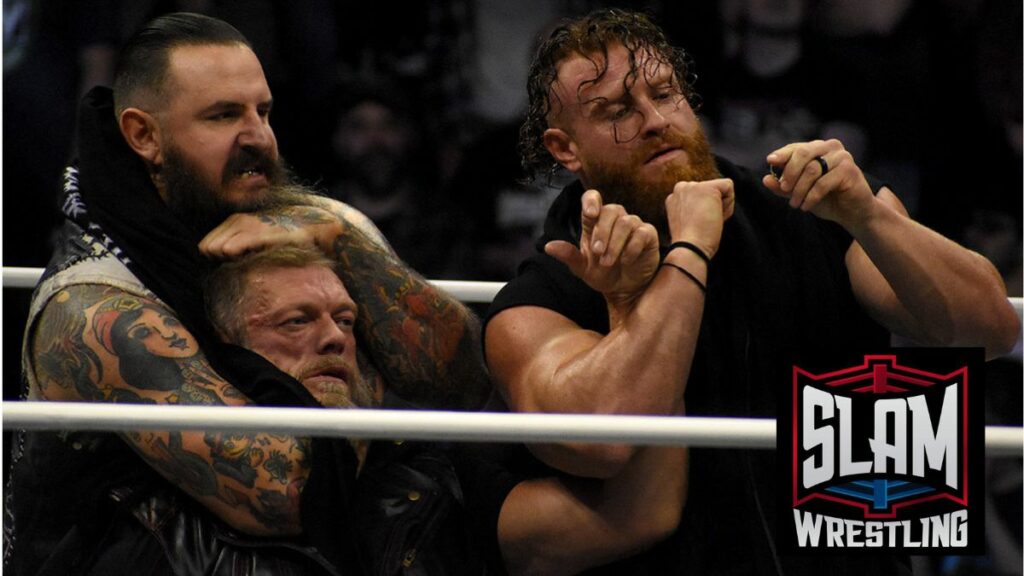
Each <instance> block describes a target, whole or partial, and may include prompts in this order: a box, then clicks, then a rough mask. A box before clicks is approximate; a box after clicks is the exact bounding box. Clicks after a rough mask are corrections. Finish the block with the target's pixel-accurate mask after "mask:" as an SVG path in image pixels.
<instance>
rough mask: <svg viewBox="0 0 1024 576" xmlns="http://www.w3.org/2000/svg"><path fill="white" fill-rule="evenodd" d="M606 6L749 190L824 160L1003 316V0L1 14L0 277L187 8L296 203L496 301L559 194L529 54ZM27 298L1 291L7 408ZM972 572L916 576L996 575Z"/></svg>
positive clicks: (1006, 15) (120, 6) (1012, 415)
mask: <svg viewBox="0 0 1024 576" xmlns="http://www.w3.org/2000/svg"><path fill="white" fill-rule="evenodd" d="M610 5H614V6H619V7H623V8H632V9H640V10H643V11H645V12H647V13H648V14H650V15H651V16H652V17H653V18H654V20H655V21H656V22H657V23H659V24H660V25H661V26H662V27H663V28H664V29H665V30H666V31H667V33H668V34H669V36H670V38H671V40H672V41H673V43H674V44H676V45H679V46H682V47H683V48H685V49H686V50H687V51H688V52H689V53H690V54H691V55H692V57H693V59H694V61H695V62H696V70H695V71H696V74H697V83H696V87H697V91H698V92H699V94H700V99H701V108H700V110H699V113H700V115H701V117H702V119H703V121H704V123H705V127H706V130H707V132H708V135H709V138H710V140H711V142H712V144H713V145H714V147H715V149H716V151H717V152H718V153H719V154H722V155H724V156H726V157H729V158H730V159H732V160H734V161H737V162H739V163H742V164H746V165H748V166H750V167H753V168H758V167H760V166H763V165H764V157H765V155H766V154H767V153H768V152H770V151H771V150H773V149H774V148H776V147H778V146H781V145H783V144H785V143H789V142H793V141H802V140H810V139H815V138H829V137H836V138H839V139H840V140H842V141H843V143H844V144H845V145H846V147H847V148H848V149H850V150H851V151H852V152H853V154H854V157H855V158H856V159H857V160H858V162H859V164H860V165H861V167H862V168H864V169H865V170H866V171H868V172H870V173H872V174H873V175H875V176H877V177H879V178H880V179H882V180H883V181H885V182H887V183H888V184H889V185H890V187H891V188H892V189H893V190H894V191H895V192H896V193H897V194H898V195H899V196H900V197H901V199H902V200H903V201H904V203H905V204H906V205H907V207H908V209H909V210H910V211H911V213H912V214H913V215H914V216H915V217H916V218H917V219H918V220H920V221H921V222H923V223H924V224H926V225H928V226H930V227H932V228H934V229H937V230H938V231H940V232H942V233H943V234H946V235H947V236H950V237H952V238H954V239H956V240H958V241H959V242H961V243H963V244H965V245H967V246H968V247H970V248H973V249H975V250H978V251H980V252H981V253H983V254H985V255H986V256H987V257H988V258H990V259H991V260H992V261H993V262H994V263H995V264H996V265H997V267H998V268H999V270H1000V272H1001V273H1002V274H1003V276H1004V278H1005V280H1006V283H1007V286H1008V288H1009V292H1010V295H1011V296H1021V247H1022V241H1021V216H1022V197H1024V183H1022V174H1024V168H1022V166H1024V164H1022V155H1021V148H1022V144H1021V140H1022V128H1021V119H1022V118H1021V117H1022V80H1021V78H1022V70H1024V63H1022V39H1021V38H1022V28H1024V24H1022V2H1020V1H1019V0H717V1H711V0H662V1H654V0H651V1H645V2H639V1H628V0H623V1H619V2H615V3H610V2H604V1H599V0H515V1H506V0H429V1H428V0H423V1H418V2H403V3H393V2H352V1H348V2H346V1H340V0H293V1H285V0H280V1H277V0H176V1H175V0H72V1H67V0H3V173H2V174H3V175H2V178H3V264H4V265H5V266H33V267H41V266H44V265H45V264H46V262H47V260H48V258H49V254H50V251H51V248H52V235H53V231H54V229H55V227H56V225H57V224H58V223H59V221H60V215H59V211H58V206H57V197H58V193H59V191H60V188H61V172H62V168H63V166H65V165H66V164H67V163H68V161H69V159H70V158H71V156H72V151H73V147H74V130H75V115H76V105H77V101H78V99H79V97H80V96H81V95H82V94H84V93H85V91H87V90H88V89H89V88H91V87H92V86H93V85H96V84H109V83H110V79H111V76H112V72H113V61H114V58H115V55H116V51H117V49H118V46H119V44H120V43H121V42H122V41H123V40H124V39H125V38H127V37H128V36H129V35H131V34H132V33H133V32H134V31H135V30H136V29H137V28H138V27H139V26H140V25H141V24H142V23H144V22H146V21H147V20H149V19H150V18H152V17H154V16H156V15H158V14H160V13H164V12H171V11H178V10H187V11H194V12H202V13H206V14H209V15H212V16H216V17H219V18H222V19H224V20H226V21H228V22H230V23H232V24H233V25H235V26H236V27H237V28H238V29H239V30H241V31H242V32H243V33H244V34H245V35H246V36H247V37H248V38H249V39H250V40H251V41H252V43H253V45H254V48H255V50H256V53H257V54H258V55H259V57H260V59H261V61H262V62H263V65H264V69H265V72H266V74H267V78H268V81H269V83H270V86H271V89H272V91H273V93H274V99H275V106H274V112H273V116H272V119H271V123H272V125H273V126H274V129H275V131H276V133H277V136H278V140H279V144H280V149H281V152H282V155H283V156H284V158H285V160H286V161H287V162H288V163H289V165H290V166H291V167H292V169H293V170H294V172H295V173H296V174H297V175H298V177H299V178H300V179H301V180H302V181H303V182H305V183H307V184H310V185H312V186H313V187H315V188H317V189H318V190H321V191H322V192H323V193H325V194H328V195H331V196H334V197H336V198H339V199H341V200H343V201H345V202H348V203H350V204H352V205H354V206H355V207H357V208H359V209H360V210H362V211H363V212H365V213H366V214H367V215H368V216H370V217H371V218H372V219H373V220H374V222H376V223H377V225H378V226H379V227H380V228H381V230H382V231H383V232H384V234H385V235H386V236H387V238H388V239H389V240H390V241H391V243H392V245H393V247H394V248H395V250H396V251H397V252H398V254H399V255H400V256H401V257H402V258H403V259H405V260H406V261H407V262H408V263H410V264H411V265H412V266H413V267H415V268H416V269H417V270H419V271H420V272H421V273H423V274H424V275H425V276H427V277H429V278H443V279H463V280H496V281H503V280H507V279H509V278H511V276H512V275H513V274H514V273H515V266H516V263H517V262H519V261H520V260H521V259H522V258H523V257H524V256H525V255H527V254H528V253H529V252H530V251H531V250H532V249H533V240H534V239H535V238H536V236H537V235H538V232H539V230H540V224H541V223H542V221H543V216H544V213H545V211H546V208H547V205H548V203H549V202H550V200H551V199H552V198H553V197H554V195H555V194H557V191H558V188H559V186H560V185H561V184H563V183H564V181H565V179H564V177H560V176H558V175H556V176H555V177H554V178H553V179H547V178H541V179H539V180H537V181H535V182H533V183H529V184H527V183H524V181H523V178H524V176H525V174H523V173H522V172H521V171H520V168H519V162H518V156H517V153H516V141H517V137H518V127H519V123H520V119H521V117H522V115H523V113H524V110H525V99H526V89H525V85H526V76H527V68H528V63H529V59H530V56H531V53H532V50H533V48H534V47H535V46H536V44H537V42H538V38H540V37H541V35H543V34H544V33H545V32H546V31H548V30H550V29H551V28H552V27H553V26H554V25H556V24H557V22H558V20H559V19H560V18H562V17H564V16H575V15H579V14H583V13H586V12H588V11H590V10H591V9H593V8H597V7H601V6H610ZM29 294H30V293H29V291H27V290H14V289H4V291H3V304H4V307H3V312H4V332H5V334H4V335H5V338H4V355H3V359H4V370H3V376H4V386H3V387H4V397H5V398H13V397H17V394H18V386H17V381H18V377H17V374H18V369H19V364H20V362H19V358H18V354H19V348H20V333H21V331H22V326H23V322H24V316H25V310H26V308H27V302H28V298H29ZM1016 356H1017V359H1018V360H1017V361H1016V362H1005V361H1004V362H997V363H994V364H992V365H990V372H991V373H992V374H993V376H992V378H990V380H989V383H990V386H989V390H988V391H987V392H988V396H989V416H990V422H991V423H1008V424H1015V425H1018V426H1019V425H1020V424H1021V391H1022V387H1021V375H1020V374H1021V365H1020V361H1019V358H1020V353H1019V351H1018V352H1017V354H1016ZM995 383H1005V384H1006V385H1005V386H994V385H993V384H995ZM1004 465H1005V466H1007V467H1008V468H1007V470H1001V469H1000V468H1001V467H1003V466H1004ZM989 467H990V468H996V469H997V470H995V471H994V472H993V473H994V474H997V475H998V477H999V478H1001V479H1002V480H1001V481H1002V482H1003V483H1004V484H1005V486H1003V487H998V486H996V487H992V488H990V490H989V491H990V498H996V499H997V500H994V503H995V504H996V505H997V508H996V510H997V512H996V513H995V514H994V516H996V517H997V519H998V517H999V516H1001V514H1002V513H1001V512H998V511H999V510H1003V509H1006V510H1011V511H1013V512H1012V518H1014V520H1013V522H1011V523H1010V527H1011V528H1012V530H1011V532H1010V533H1008V534H1003V535H1000V534H993V535H994V536H997V537H1000V538H1001V537H1004V536H1005V538H1006V539H1007V541H1008V542H1010V544H1011V546H1010V547H1008V548H1006V551H1007V553H1009V554H1010V555H1011V560H1013V562H1011V565H1012V566H1015V568H1014V570H1015V572H1014V571H1011V572H1008V573H1017V574H1019V573H1020V556H1021V539H1022V538H1021V526H1020V518H1021V512H1020V511H1021V470H1020V469H1021V465H1020V461H1019V460H1006V459H1003V460H990V461H989ZM991 515H992V514H990V516H991ZM1004 528H1005V527H999V526H997V532H998V531H999V530H1003V529H1004ZM1014 554H1015V559H1014V558H1013V555H1014ZM986 562H989V564H986V565H979V563H978V562H973V561H972V562H966V561H960V560H955V559H954V560H952V561H950V560H948V559H947V560H944V561H942V562H941V563H940V562H937V561H936V562H928V563H927V565H928V569H929V570H935V573H936V574H937V573H940V572H941V573H945V574H952V573H964V574H967V573H1003V572H1002V571H1003V568H1002V567H1001V566H1002V564H1001V563H1000V562H999V561H998V558H996V559H995V560H993V559H987V560H986ZM993 562H995V563H993ZM972 570H981V572H972ZM989 571H992V572H989Z"/></svg>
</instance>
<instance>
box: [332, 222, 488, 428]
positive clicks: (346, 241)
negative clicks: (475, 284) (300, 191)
mask: <svg viewBox="0 0 1024 576" xmlns="http://www.w3.org/2000/svg"><path fill="white" fill-rule="evenodd" d="M332 211H333V212H334V213H335V214H337V215H338V216H339V218H342V219H345V222H347V223H348V224H349V225H348V226H346V227H345V230H344V231H342V232H341V233H339V234H337V236H335V238H334V240H333V243H332V246H331V250H330V252H331V255H332V257H333V258H334V259H335V260H336V261H337V262H338V264H339V266H338V275H339V276H340V277H341V279H342V281H344V282H345V286H346V287H347V288H348V291H349V292H350V294H351V295H352V297H353V299H354V300H355V301H356V302H357V303H358V304H359V308H360V325H359V327H358V328H359V330H360V332H359V338H360V341H361V342H365V343H366V344H365V346H364V349H366V350H369V352H370V355H371V356H372V358H373V361H374V363H375V364H376V365H377V367H378V369H379V370H380V371H381V372H382V373H383V375H384V376H385V378H386V380H387V382H388V385H389V386H390V387H391V388H392V389H394V390H396V391H397V392H399V393H400V394H402V395H403V396H404V397H406V398H407V399H409V400H412V401H415V402H418V403H420V404H423V405H425V406H431V407H438V408H455V409H474V408H479V407H480V406H481V405H482V404H483V402H484V400H485V399H486V396H487V394H488V393H489V388H490V383H489V380H488V377H487V372H486V369H485V367H484V362H483V356H482V353H481V347H480V326H479V321H478V319H477V318H476V316H474V315H473V313H472V312H471V311H470V310H469V309H468V308H466V307H465V306H463V305H462V304H461V303H460V302H458V301H457V300H456V299H455V298H454V297H452V296H451V295H450V294H448V293H446V292H444V291H443V290H440V289H438V288H436V287H434V286H433V285H432V284H430V283H429V282H428V281H427V280H425V279H424V278H423V277H422V276H420V275H419V274H418V273H416V272H415V271H414V270H412V269H410V268H409V267H408V266H407V265H405V264H404V263H403V262H402V261H401V260H400V259H399V258H398V256H397V255H395V253H394V252H393V251H392V250H391V249H390V248H389V247H388V246H387V244H386V243H383V242H382V241H381V240H380V237H379V236H377V235H376V234H375V229H374V228H372V225H370V226H369V227H367V226H366V225H360V224H359V223H360V222H361V221H365V217H362V215H361V214H359V215H358V216H354V215H353V213H354V211H351V209H347V208H346V207H344V206H343V205H340V204H336V205H335V206H333V208H332ZM354 214H358V213H354ZM367 222H368V221H367Z"/></svg>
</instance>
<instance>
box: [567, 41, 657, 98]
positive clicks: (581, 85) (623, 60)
mask: <svg viewBox="0 0 1024 576" xmlns="http://www.w3.org/2000/svg"><path fill="white" fill-rule="evenodd" d="M635 55H636V70H635V73H636V78H631V79H630V84H631V83H632V81H634V80H637V81H639V80H645V81H647V82H654V81H656V80H662V79H670V78H671V77H672V74H673V70H672V67H671V66H669V65H668V64H667V63H665V62H663V61H662V60H661V59H659V58H656V57H653V56H652V53H651V52H650V51H649V50H647V49H639V50H637V51H636V52H635ZM631 68H632V67H631V65H630V59H629V51H628V50H627V49H626V48H625V47H624V46H622V45H621V44H614V45H612V46H610V47H609V48H608V59H607V65H606V62H605V56H604V54H602V53H600V52H593V53H590V54H588V55H586V56H584V55H582V54H579V53H574V54H572V55H571V56H569V57H567V58H565V59H564V60H563V61H562V62H561V63H560V64H559V67H558V78H557V80H556V82H555V86H554V89H555V91H556V93H557V95H558V97H559V98H560V99H562V100H563V101H567V102H569V103H581V102H587V101H589V100H591V99H593V98H597V97H603V98H615V97H617V96H618V95H620V94H621V92H622V89H623V80H625V79H626V77H627V75H629V74H630V72H631ZM602 71H603V74H602Z"/></svg>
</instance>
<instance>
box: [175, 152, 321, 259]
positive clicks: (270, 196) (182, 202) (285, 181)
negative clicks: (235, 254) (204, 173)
mask: <svg viewBox="0 0 1024 576" xmlns="http://www.w3.org/2000/svg"><path fill="white" fill-rule="evenodd" d="M166 150H167V153H166V156H165V161H164V165H163V167H162V168H161V171H160V177H161V178H163V180H164V185H165V187H166V190H167V200H166V201H167V207H168V209H169V210H170V211H171V214H173V215H174V216H175V217H177V219H178V220H180V221H181V223H182V224H184V225H185V227H186V228H188V229H189V230H190V231H191V232H192V233H193V235H194V236H195V239H196V240H199V239H201V238H203V237H204V236H206V234H208V233H209V232H210V231H212V230H213V229H214V228H216V227H217V226H218V225H220V223H222V222H223V221H224V220H225V219H227V217H228V216H230V215H232V214H234V213H236V212H258V211H262V210H270V209H273V208H278V207H281V206H290V205H295V204H301V203H303V202H301V201H300V200H301V198H302V197H303V196H305V195H308V194H312V193H313V192H312V191H311V190H308V189H307V188H305V187H303V186H301V185H299V184H297V183H295V181H294V178H293V177H292V175H291V172H290V171H289V170H288V168H287V167H286V166H285V164H284V162H282V161H281V160H280V159H278V160H274V159H272V158H271V157H270V156H268V155H267V154H265V153H263V152H261V151H258V150H254V149H249V148H240V149H239V150H238V151H237V152H235V153H233V154H232V155H231V157H230V158H228V161H227V164H226V165H225V167H224V175H223V178H222V181H221V187H222V188H224V187H227V185H228V184H229V183H230V181H231V179H233V178H237V177H238V175H239V173H241V172H242V171H244V170H248V169H254V170H257V171H260V172H262V173H263V174H265V175H266V178H267V181H268V183H269V184H270V186H269V188H268V189H267V190H265V191H263V192H262V193H260V194H254V195H252V196H251V197H247V198H245V199H244V200H242V201H235V202H231V201H228V200H226V199H225V198H224V197H223V195H222V193H221V191H220V190H217V189H214V188H212V187H211V186H209V185H208V184H207V183H205V182H203V181H202V180H200V179H199V177H198V176H197V174H198V170H196V169H195V168H194V167H193V166H192V165H191V164H190V163H189V161H188V160H187V159H186V158H185V156H184V155H183V154H182V153H181V152H180V150H179V149H178V148H177V147H176V146H174V145H169V146H167V148H166Z"/></svg>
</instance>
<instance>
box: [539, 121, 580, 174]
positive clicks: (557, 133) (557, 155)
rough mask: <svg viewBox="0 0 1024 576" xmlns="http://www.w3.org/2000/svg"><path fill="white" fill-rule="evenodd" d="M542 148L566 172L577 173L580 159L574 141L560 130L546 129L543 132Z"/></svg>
mask: <svg viewBox="0 0 1024 576" xmlns="http://www.w3.org/2000/svg"><path fill="white" fill-rule="evenodd" d="M544 147H545V148H547V149H548V152H549V153H550V154H551V157H552V158H554V159H555V161H556V162H558V163H559V164H561V165H562V166H564V167H565V169H566V170H568V171H570V172H573V173H578V172H579V171H580V159H579V155H578V154H577V151H576V141H575V140H573V139H572V136H569V133H568V132H566V131H565V130H562V129H561V128H548V129H547V130H545V131H544Z"/></svg>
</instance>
